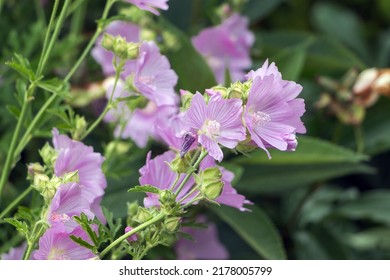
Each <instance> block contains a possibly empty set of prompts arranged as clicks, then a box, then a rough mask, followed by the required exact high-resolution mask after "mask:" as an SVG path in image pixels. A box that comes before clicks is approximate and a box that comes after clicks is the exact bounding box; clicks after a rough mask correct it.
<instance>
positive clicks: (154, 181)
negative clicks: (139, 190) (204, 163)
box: [139, 151, 198, 207]
mask: <svg viewBox="0 0 390 280" xmlns="http://www.w3.org/2000/svg"><path fill="white" fill-rule="evenodd" d="M174 158H175V153H174V152H172V151H167V152H165V153H163V154H162V155H159V156H156V157H155V158H154V159H151V153H150V152H149V153H148V155H147V158H146V164H145V165H144V166H143V167H142V168H141V169H140V170H139V173H140V174H141V177H140V178H139V182H140V184H141V185H152V186H155V187H157V188H159V189H162V190H165V189H169V188H171V187H172V185H173V183H174V182H175V179H176V173H175V172H173V171H172V170H171V169H170V168H169V166H168V164H167V163H166V162H170V161H172V160H173V159H174ZM184 177H185V174H181V175H180V178H179V181H178V183H177V184H176V187H175V188H174V189H173V190H174V191H175V190H176V189H177V187H178V186H179V185H180V183H181V182H182V181H183V179H184ZM193 184H194V179H193V178H190V179H189V180H188V182H187V183H186V184H185V185H184V188H183V189H182V190H181V192H180V193H179V195H178V196H177V198H176V200H177V201H179V200H180V199H181V198H183V197H184V196H185V195H186V194H187V193H188V192H189V191H190V190H191V188H192V186H193ZM196 194H198V192H195V193H194V194H193V195H192V196H190V197H189V198H187V199H185V200H184V201H183V202H182V204H185V203H186V202H188V201H190V200H191V198H193V197H194V196H195V195H196ZM158 199H159V196H158V195H157V194H153V193H147V196H146V197H145V198H144V206H145V207H152V206H159V205H160V202H159V201H158Z"/></svg>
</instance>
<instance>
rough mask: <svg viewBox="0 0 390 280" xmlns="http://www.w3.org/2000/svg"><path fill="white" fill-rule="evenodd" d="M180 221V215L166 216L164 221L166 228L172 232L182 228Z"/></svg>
mask: <svg viewBox="0 0 390 280" xmlns="http://www.w3.org/2000/svg"><path fill="white" fill-rule="evenodd" d="M180 222H181V218H180V217H169V218H166V219H165V221H164V229H165V230H166V231H167V232H168V233H170V234H172V233H176V232H177V231H178V230H179V228H180Z"/></svg>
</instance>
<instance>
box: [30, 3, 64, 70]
mask: <svg viewBox="0 0 390 280" xmlns="http://www.w3.org/2000/svg"><path fill="white" fill-rule="evenodd" d="M70 2H71V0H65V3H64V5H63V6H62V10H61V13H60V16H59V18H58V21H57V24H56V27H55V29H54V31H53V35H52V36H51V38H50V42H49V45H48V47H47V50H46V51H45V53H44V56H43V58H42V62H41V64H40V65H38V69H37V73H36V76H37V77H39V76H40V75H41V73H42V70H43V69H44V68H45V65H46V63H47V61H48V60H49V57H50V54H51V51H52V50H53V48H54V44H55V42H56V41H57V38H58V35H59V33H60V30H61V28H62V24H63V23H64V20H65V18H66V15H67V13H66V11H67V10H68V7H69V4H70ZM48 31H50V29H49V30H48ZM48 33H49V32H48Z"/></svg>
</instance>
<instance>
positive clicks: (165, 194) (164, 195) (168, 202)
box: [159, 190, 176, 207]
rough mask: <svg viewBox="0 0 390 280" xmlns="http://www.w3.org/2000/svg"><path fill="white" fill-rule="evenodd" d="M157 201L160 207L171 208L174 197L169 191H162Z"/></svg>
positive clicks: (174, 202) (174, 201) (174, 200)
mask: <svg viewBox="0 0 390 280" xmlns="http://www.w3.org/2000/svg"><path fill="white" fill-rule="evenodd" d="M159 201H160V202H161V205H162V206H168V207H172V206H174V205H175V204H176V196H175V194H174V193H173V192H172V191H170V190H163V191H161V193H160V199H159Z"/></svg>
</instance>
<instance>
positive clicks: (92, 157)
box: [52, 128, 107, 203]
mask: <svg viewBox="0 0 390 280" xmlns="http://www.w3.org/2000/svg"><path fill="white" fill-rule="evenodd" d="M52 133H53V144H54V148H55V149H56V150H57V152H58V157H57V160H56V162H55V166H54V172H55V174H56V176H58V177H60V176H62V175H65V174H66V173H69V172H73V171H78V176H79V184H80V185H82V186H84V188H82V192H83V194H84V197H85V198H86V199H88V201H89V202H90V203H92V202H93V201H94V200H95V198H97V197H99V196H102V195H103V194H104V189H105V188H106V186H107V181H106V177H105V176H104V174H103V171H102V164H103V161H104V157H102V155H101V154H99V153H95V152H94V151H93V148H92V147H90V146H86V145H84V144H83V143H82V142H80V141H75V140H72V139H70V138H69V137H68V136H66V135H60V134H59V132H58V130H57V129H56V128H54V129H53V131H52Z"/></svg>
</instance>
